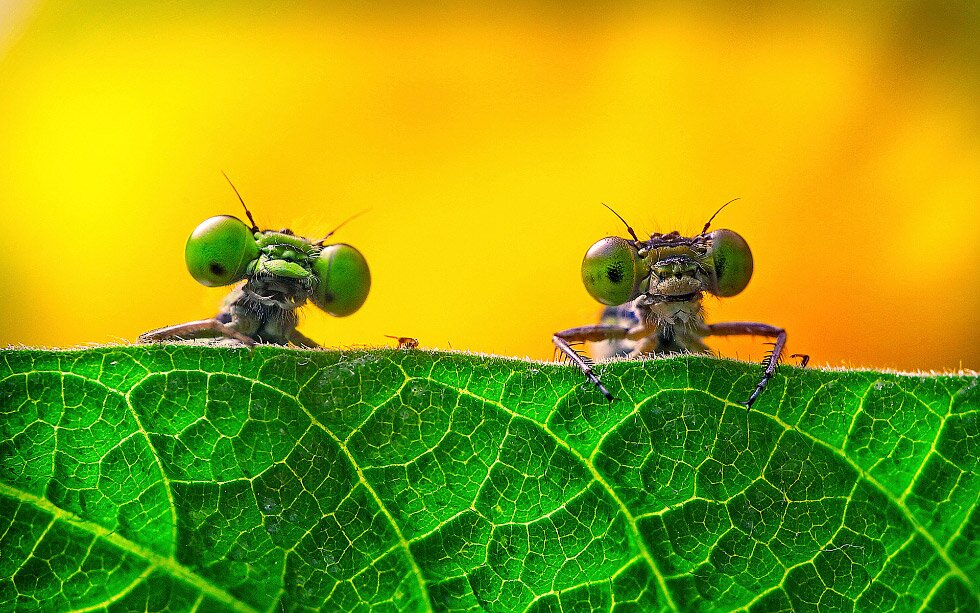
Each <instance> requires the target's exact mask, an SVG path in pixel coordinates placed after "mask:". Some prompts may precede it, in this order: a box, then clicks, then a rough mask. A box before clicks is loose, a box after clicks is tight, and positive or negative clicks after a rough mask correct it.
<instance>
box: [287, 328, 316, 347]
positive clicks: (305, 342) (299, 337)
mask: <svg viewBox="0 0 980 613" xmlns="http://www.w3.org/2000/svg"><path fill="white" fill-rule="evenodd" d="M289 342H290V343H292V344H294V345H296V346H297V347H302V348H304V349H320V348H321V347H320V344H319V343H317V342H316V341H315V340H313V339H311V338H310V337H308V336H306V335H305V334H303V333H302V332H300V331H299V330H295V329H294V330H293V331H292V333H290V335H289Z"/></svg>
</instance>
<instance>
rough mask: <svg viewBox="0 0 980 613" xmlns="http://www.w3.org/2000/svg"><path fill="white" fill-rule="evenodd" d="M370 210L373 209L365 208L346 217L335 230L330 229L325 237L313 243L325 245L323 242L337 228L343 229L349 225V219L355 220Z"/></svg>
mask: <svg viewBox="0 0 980 613" xmlns="http://www.w3.org/2000/svg"><path fill="white" fill-rule="evenodd" d="M370 210H371V209H364V210H363V211H360V212H359V213H354V214H353V215H351V216H350V217H348V218H347V219H345V220H344V221H342V222H340V225H338V226H337V227H336V228H334V229H333V230H331V231H329V232H327V235H326V236H324V237H323V238H321V239H320V240H318V241H314V243H313V244H314V245H321V246H322V245H323V242H324V241H325V240H327V239H328V238H330V237H331V236H333V233H334V232H336V231H337V230H339V229H341V228H343V227H344V226H346V225H347V222H349V221H353V220H354V219H356V218H357V217H360V216H361V215H363V214H365V213H367V212H368V211H370Z"/></svg>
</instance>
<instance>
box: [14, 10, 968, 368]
mask: <svg viewBox="0 0 980 613" xmlns="http://www.w3.org/2000/svg"><path fill="white" fill-rule="evenodd" d="M559 6H560V5H557V4H556V5H555V6H554V7H549V6H547V5H541V4H536V5H535V6H534V7H533V8H529V7H522V6H520V5H516V4H515V5H510V6H507V7H498V8H497V9H495V10H491V9H481V8H475V7H469V6H468V5H465V4H462V5H459V6H457V7H453V6H450V5H441V6H440V7H439V8H427V9H420V8H415V7H413V6H411V5H409V4H404V5H385V8H378V7H375V8H351V7H348V8H344V9H339V8H334V7H331V8H326V7H323V6H321V5H319V4H317V3H309V4H302V3H290V4H288V6H278V7H277V8H269V7H267V6H266V5H265V4H262V3H241V2H239V3H204V4H201V5H200V6H196V5H195V6H194V7H193V8H190V7H187V8H182V9H181V8H177V7H176V5H170V4H168V5H159V6H144V5H143V4H141V3H111V2H110V3H58V2H42V3H39V4H36V5H35V4H33V3H22V4H19V5H13V7H14V9H15V10H13V11H11V12H10V13H9V16H8V18H7V21H6V23H5V24H4V25H3V26H2V27H0V53H2V55H0V206H2V210H3V216H2V219H3V221H4V224H5V226H6V227H7V228H8V234H7V235H6V240H5V253H6V254H7V257H6V266H5V267H6V269H7V270H6V273H5V274H4V280H5V286H6V291H4V292H3V293H2V294H0V321H2V323H0V345H6V344H24V345H32V346H34V345H44V346H71V345H78V344H85V343H103V342H114V341H120V340H129V341H131V340H134V339H135V337H136V336H137V334H139V333H140V332H142V331H145V330H147V329H150V328H155V327H158V326H162V325H166V324H172V323H178V322H182V321H186V320H190V319H197V318H201V317H204V316H207V315H209V314H211V313H212V312H213V311H214V310H215V309H216V308H217V305H218V304H219V303H220V301H221V298H222V297H223V295H224V292H223V291H222V290H220V289H217V290H216V289H208V288H204V287H202V286H199V285H197V284H196V283H195V282H194V281H193V280H192V279H191V278H190V276H189V275H188V274H187V272H186V270H185V269H184V264H183V256H182V253H183V244H184V240H185V239H186V237H187V235H188V234H189V232H190V231H191V230H192V229H193V228H194V226H196V225H197V224H198V223H199V222H200V221H202V220H203V219H205V218H206V217H209V216H211V215H216V214H222V213H227V214H234V215H240V214H241V213H240V208H239V204H238V202H237V200H236V199H235V196H234V194H233V193H232V192H231V190H230V189H229V188H228V186H227V184H226V183H225V182H224V179H223V178H222V177H221V174H220V171H222V170H224V171H225V172H227V173H228V174H229V175H230V176H231V177H232V179H233V180H234V181H235V183H236V185H237V187H238V189H239V190H240V191H241V192H242V195H243V196H244V197H245V199H246V201H247V202H248V203H249V205H250V207H251V208H252V210H253V212H254V213H255V216H256V219H257V220H258V222H259V223H260V224H264V225H268V226H270V227H274V228H279V227H285V226H288V227H291V228H292V229H294V230H295V231H297V232H298V233H301V234H309V235H322V234H323V233H324V232H325V231H327V230H329V229H330V228H332V227H334V226H335V225H336V224H337V223H338V222H340V221H341V220H343V219H345V218H347V217H348V216H350V215H352V214H353V213H356V212H358V211H361V210H363V209H369V212H368V213H367V214H366V215H364V216H362V217H360V218H358V219H357V220H355V221H353V222H352V223H351V224H349V225H348V226H346V227H344V228H343V229H342V230H341V232H340V234H339V236H338V239H339V240H342V241H344V242H349V243H351V244H353V245H355V246H357V247H358V248H359V249H360V250H361V251H362V252H363V253H364V254H365V256H366V257H367V258H368V261H369V262H370V264H371V267H372V272H373V276H374V287H373V289H372V294H371V296H370V297H369V298H368V301H367V303H366V304H365V306H364V307H363V309H362V310H361V311H359V312H358V313H356V314H354V315H353V316H351V317H348V318H344V319H334V318H331V317H329V316H328V315H326V314H324V313H321V312H319V311H317V310H316V309H315V308H312V307H310V308H307V310H306V311H305V314H304V321H303V324H302V326H301V329H302V330H303V332H304V333H306V334H307V335H308V336H310V337H311V338H314V339H316V340H318V341H320V342H322V343H324V344H325V345H331V346H336V345H386V344H390V343H391V341H389V340H388V339H386V338H385V337H384V335H386V334H391V335H395V336H413V337H417V338H418V339H419V340H420V341H421V344H422V346H423V347H439V348H444V349H446V348H450V347H451V348H453V349H469V350H474V351H483V352H489V353H497V354H503V355H512V356H519V357H523V356H525V355H527V356H531V357H534V358H540V359H548V358H550V357H551V355H552V348H551V344H550V335H551V333H552V332H553V331H556V330H559V329H562V328H567V327H571V326H576V325H582V324H586V323H589V322H590V321H592V320H594V319H595V317H596V314H597V312H598V306H599V305H597V304H595V303H594V302H593V301H592V300H591V299H590V298H589V296H588V294H586V292H585V290H584V288H583V287H582V285H581V281H580V278H579V263H580V261H581V258H582V255H583V254H584V253H585V250H586V249H587V248H588V246H589V245H590V244H592V243H593V242H594V241H596V240H598V239H599V238H601V237H603V236H606V235H610V234H615V235H622V234H623V228H622V227H621V224H620V223H619V222H618V221H617V220H616V219H615V218H614V217H613V216H612V215H610V214H609V213H608V211H606V210H605V209H604V208H602V207H601V206H600V203H601V202H606V203H609V204H611V205H612V206H614V207H615V208H616V209H617V211H618V212H619V213H620V214H621V215H623V216H624V217H625V218H626V219H627V220H629V221H630V223H631V224H632V225H633V226H634V227H635V228H636V229H637V230H638V231H645V232H650V231H654V230H658V231H666V230H671V229H678V230H680V231H682V232H683V231H686V232H690V231H696V230H698V229H700V227H701V226H702V225H703V223H704V221H705V220H706V219H707V217H708V216H710V215H711V214H712V213H713V212H714V211H715V209H717V207H718V206H720V205H721V204H722V203H724V202H726V201H727V200H729V199H731V198H733V197H736V196H737V197H740V198H741V200H740V201H739V202H738V203H736V204H735V205H733V206H731V207H729V208H728V209H726V210H725V211H724V213H722V215H720V216H719V218H718V219H717V220H716V222H715V226H716V227H730V228H732V229H734V230H736V231H738V232H739V233H741V234H742V235H743V236H745V237H746V238H747V239H748V241H749V243H750V245H751V246H752V248H753V251H754V253H755V258H756V275H755V278H754V279H753V281H752V283H751V284H750V285H749V287H748V289H747V290H746V291H745V292H744V293H743V294H742V295H739V296H737V297H734V298H729V299H726V300H709V301H708V302H707V307H708V312H709V319H710V321H723V320H738V319H747V320H755V321H762V322H766V323H771V324H775V325H781V326H784V327H786V328H787V330H788V331H789V335H790V349H791V350H792V352H805V353H809V354H811V355H812V356H813V360H814V363H816V364H827V363H829V364H831V365H846V366H868V367H891V368H900V369H905V370H912V369H927V370H928V369H937V370H945V369H956V368H960V367H967V368H980V332H978V329H980V308H978V307H980V283H978V279H980V249H978V247H977V242H976V231H977V228H978V227H980V223H978V222H980V114H978V113H977V109H978V108H980V107H978V104H977V101H978V94H980V81H978V80H977V77H976V75H977V74H978V70H977V69H978V66H980V51H978V43H977V41H976V36H975V33H976V32H977V31H978V25H977V19H978V17H977V11H976V10H975V7H974V6H973V5H972V4H971V3H968V2H964V3H963V4H962V6H960V7H958V8H957V7H956V6H945V7H943V8H942V9H938V8H937V9H922V10H920V11H919V12H909V11H910V10H909V9H908V8H907V7H905V6H898V5H896V6H894V7H891V8H888V9H887V10H886V11H885V12H881V8H880V7H877V8H872V7H873V6H877V5H872V4H871V3H868V7H866V8H862V7H860V6H856V5H852V4H850V3H842V4H841V5H840V7H838V8H834V7H832V6H830V5H824V6H823V7H822V8H819V9H818V8H811V7H805V5H802V4H801V5H800V7H798V8H797V9H796V10H789V9H782V10H775V9H774V10H763V9H758V11H757V12H753V13H751V14H747V13H744V12H738V11H735V10H734V7H735V5H734V4H732V5H729V4H727V3H714V4H711V6H712V7H713V9H712V10H708V9H705V8H703V7H700V8H697V7H695V6H694V5H690V6H689V5H688V4H687V3H676V4H674V5H669V4H668V5H658V6H657V7H656V8H650V7H645V6H643V5H637V6H631V7H629V6H621V7H620V8H618V9H616V10H612V11H605V10H603V11H600V10H599V9H594V8H590V7H589V6H588V5H585V4H582V5H575V6H573V7H572V8H558V7H559ZM923 6H925V5H923ZM844 7H846V8H844ZM0 10H2V9H0ZM8 11H10V9H8ZM2 19H3V16H0V20H2ZM0 23H3V22H2V21H0ZM761 342H762V341H761V339H756V340H755V341H752V340H747V341H745V342H742V341H738V342H735V341H729V340H722V341H719V342H718V343H716V344H715V346H716V347H718V349H719V350H720V351H721V352H722V353H723V354H725V355H731V356H738V357H743V358H748V359H758V358H760V357H761V356H762V353H763V351H764V349H765V348H764V347H763V346H762V345H761Z"/></svg>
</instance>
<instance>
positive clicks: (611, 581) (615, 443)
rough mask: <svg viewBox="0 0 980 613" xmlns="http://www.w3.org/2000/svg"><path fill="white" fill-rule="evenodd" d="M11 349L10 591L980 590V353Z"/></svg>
mask: <svg viewBox="0 0 980 613" xmlns="http://www.w3.org/2000/svg"><path fill="white" fill-rule="evenodd" d="M0 358H2V360H0V610H8V609H12V608H15V607H16V608H19V609H22V610H32V609H44V610H64V609H69V608H76V609H86V610H120V611H122V610H134V609H137V610H140V611H143V610H147V611H162V610H191V609H195V608H196V609H199V610H206V611H212V610H237V611H270V610H279V609H284V610H294V609H320V608H323V609H326V610H345V611H346V610H357V609H364V610H366V609H368V608H372V607H374V608H378V609H382V610H407V611H424V610H440V611H441V610H465V609H469V610H479V609H486V610H498V611H511V610H534V611H558V610H562V611H568V610H590V609H593V610H594V609H600V610H610V609H613V610H617V611H620V610H635V611H655V610H685V611H687V610H691V611H727V610H732V609H740V608H741V609H744V610H749V611H776V610H816V609H818V608H819V609H820V610H854V611H869V610H892V609H894V610H907V611H916V610H929V611H952V610H962V611H977V610H978V608H980V587H978V586H980V504H978V498H980V470H978V469H980V466H978V463H980V460H978V457H980V421H978V410H980V387H978V384H977V381H978V379H977V377H976V376H973V375H971V376H924V375H923V376H919V375H914V376H912V375H894V374H885V373H880V372H871V371H829V370H828V371H821V370H800V369H796V368H793V367H788V366H784V367H782V368H781V369H780V371H779V373H778V375H777V376H776V378H774V379H773V380H772V381H771V383H770V385H769V387H768V388H767V389H766V391H765V392H764V393H763V394H762V396H761V397H760V399H759V401H758V402H757V403H756V405H755V407H753V410H752V411H751V412H750V413H746V411H745V409H744V408H743V407H742V406H741V405H740V404H739V403H740V402H741V401H743V400H745V398H746V397H747V395H748V393H749V392H750V391H751V389H752V387H753V386H754V385H755V383H756V382H757V380H758V377H759V367H758V366H754V365H751V364H744V363H739V362H734V361H728V360H717V359H713V358H707V357H693V356H685V357H676V358H670V359H660V360H653V361H646V362H618V363H613V364H608V365H604V366H600V369H601V371H602V376H603V380H604V381H605V382H606V384H607V385H608V386H609V387H610V389H612V390H613V391H614V392H615V393H617V395H618V396H619V397H620V398H621V400H619V401H617V402H615V403H612V404H609V403H607V402H606V401H605V400H604V399H603V398H602V397H601V395H599V394H598V393H597V392H596V390H595V389H593V388H591V387H590V386H588V385H585V384H584V378H583V377H582V376H581V374H580V373H579V372H578V371H577V370H576V369H575V368H573V367H569V366H558V365H553V364H541V363H534V362H526V361H518V360H508V359H501V358H487V357H481V356H472V355H464V354H458V353H432V352H426V351H394V350H391V351H315V352H313V351H295V350H289V349H282V348H274V347H259V348H257V349H255V350H253V351H248V350H238V349H228V348H215V347H200V346H191V345H169V346H151V347H105V348H98V349H88V350H84V351H69V352H59V351H34V350H5V351H3V352H2V354H0ZM746 425H748V426H749V428H748V429H746Z"/></svg>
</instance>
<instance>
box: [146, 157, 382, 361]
mask: <svg viewBox="0 0 980 613" xmlns="http://www.w3.org/2000/svg"><path fill="white" fill-rule="evenodd" d="M225 178H226V179H227V178H228V177H227V175H225ZM228 183H229V184H231V180H230V179H229V181H228ZM231 187H232V189H234V190H235V194H236V195H238V199H239V200H240V201H241V203H242V206H243V207H244V208H245V215H246V217H247V218H248V221H249V223H250V224H251V225H246V224H245V223H244V222H243V221H241V220H240V219H238V218H237V217H232V216H229V215H219V216H217V217H211V218H210V219H207V220H205V221H203V222H202V223H201V224H200V225H199V226H197V228H195V230H194V231H193V232H192V233H191V235H190V237H189V238H188V239H187V244H186V246H185V248H184V259H185V262H186V264H187V270H188V271H189V272H190V273H191V276H193V277H194V278H195V279H196V280H197V281H198V282H200V283H201V284H202V285H207V286H209V287H218V286H224V285H231V284H236V283H241V282H242V281H244V283H242V284H241V285H239V286H238V287H236V288H235V289H234V290H232V291H231V293H230V294H229V295H228V296H227V298H225V301H224V303H223V305H222V306H221V309H220V310H219V312H218V314H217V315H216V316H215V317H212V318H209V319H202V320H199V321H189V322H187V323H183V324H178V325H175V326H167V327H165V328H159V329H157V330H151V331H149V332H146V333H144V334H141V335H140V337H139V340H140V341H141V342H154V341H165V340H174V339H196V338H206V337H225V338H231V339H235V340H237V341H239V342H241V343H243V344H245V345H248V346H251V345H254V344H255V343H257V342H263V343H273V344H277V345H287V344H290V343H292V344H294V345H298V346H300V347H311V348H312V347H319V345H318V344H317V343H316V342H314V341H312V340H310V339H309V338H307V337H306V336H305V335H303V334H302V333H300V332H299V331H298V330H297V329H296V325H297V323H298V321H299V319H298V315H297V312H296V311H297V309H298V308H299V307H301V306H303V305H304V304H306V302H307V300H309V301H310V302H312V303H313V304H314V305H316V306H317V307H319V308H320V309H322V310H324V311H326V312H327V313H329V314H330V315H333V316H335V317H344V316H347V315H350V314H351V313H354V312H355V311H357V310H358V309H359V308H361V305H362V304H364V301H365V300H366V299H367V295H368V291H369V290H370V288H371V272H370V270H369V269H368V265H367V261H366V260H365V259H364V256H363V255H361V252H360V251H358V250H357V249H355V248H354V247H351V246H350V245H347V244H344V243H335V244H329V245H328V244H326V241H327V239H329V238H330V236H331V235H333V233H334V232H336V231H337V230H339V229H340V227H341V226H343V225H344V224H345V223H347V221H350V219H353V217H352V218H350V219H348V220H347V221H345V222H343V223H341V224H340V225H339V226H337V228H335V229H334V230H332V231H331V232H329V233H328V234H327V235H326V236H324V237H323V238H321V239H319V240H316V241H311V240H309V239H307V238H304V237H302V236H297V235H296V234H294V233H293V232H292V231H291V230H288V229H284V230H279V231H273V230H260V229H259V227H258V225H257V224H256V223H255V220H254V219H253V218H252V213H251V212H250V211H249V210H248V207H247V206H245V201H244V200H242V197H241V195H239V194H238V190H237V189H235V186H234V185H232V186H231Z"/></svg>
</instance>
